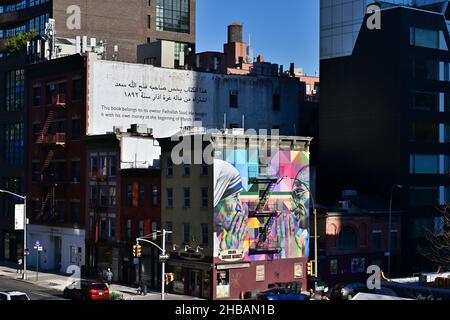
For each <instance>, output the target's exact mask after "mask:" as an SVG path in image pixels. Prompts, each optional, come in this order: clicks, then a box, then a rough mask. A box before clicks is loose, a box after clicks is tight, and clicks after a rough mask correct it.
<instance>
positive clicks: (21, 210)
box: [14, 204, 25, 230]
mask: <svg viewBox="0 0 450 320" xmlns="http://www.w3.org/2000/svg"><path fill="white" fill-rule="evenodd" d="M14 209H15V210H14V217H15V219H14V220H15V223H14V229H15V230H23V229H24V218H25V217H24V215H25V205H23V204H16V205H15V207H14Z"/></svg>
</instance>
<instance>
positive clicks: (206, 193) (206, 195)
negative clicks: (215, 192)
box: [201, 188, 208, 208]
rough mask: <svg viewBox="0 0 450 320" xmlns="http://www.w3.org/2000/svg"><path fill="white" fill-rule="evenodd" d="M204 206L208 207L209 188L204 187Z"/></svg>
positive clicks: (202, 200) (202, 202)
mask: <svg viewBox="0 0 450 320" xmlns="http://www.w3.org/2000/svg"><path fill="white" fill-rule="evenodd" d="M201 204H202V208H208V188H202V199H201Z"/></svg>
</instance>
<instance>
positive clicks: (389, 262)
mask: <svg viewBox="0 0 450 320" xmlns="http://www.w3.org/2000/svg"><path fill="white" fill-rule="evenodd" d="M395 188H398V189H403V187H402V186H401V185H398V184H395V185H393V186H392V189H391V200H390V201H389V230H388V238H389V240H388V242H389V243H388V248H389V249H388V277H389V278H391V255H392V252H391V251H392V196H393V194H394V190H395Z"/></svg>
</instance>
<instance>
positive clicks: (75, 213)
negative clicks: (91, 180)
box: [71, 201, 80, 224]
mask: <svg viewBox="0 0 450 320" xmlns="http://www.w3.org/2000/svg"><path fill="white" fill-rule="evenodd" d="M71 207H72V223H73V224H79V223H80V202H79V201H73V202H72V203H71Z"/></svg>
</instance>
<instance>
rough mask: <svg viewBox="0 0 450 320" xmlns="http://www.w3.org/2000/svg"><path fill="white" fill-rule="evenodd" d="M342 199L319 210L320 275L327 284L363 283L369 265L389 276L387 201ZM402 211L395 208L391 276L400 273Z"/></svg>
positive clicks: (351, 197)
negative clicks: (378, 268)
mask: <svg viewBox="0 0 450 320" xmlns="http://www.w3.org/2000/svg"><path fill="white" fill-rule="evenodd" d="M343 199H345V200H343V201H341V202H339V204H338V205H337V206H334V207H328V208H325V207H321V208H319V209H318V236H319V239H318V249H319V252H318V257H319V277H320V278H321V279H322V280H324V281H325V282H326V283H327V284H328V285H329V286H333V285H335V284H338V283H347V282H362V283H365V282H366V281H367V277H368V275H367V273H366V271H367V268H368V267H369V266H371V265H377V266H379V267H380V268H381V270H383V272H384V274H385V275H388V258H387V256H386V253H387V252H388V250H389V241H388V239H389V231H388V230H389V204H388V203H386V202H385V201H384V200H383V199H382V198H378V197H369V196H362V195H360V196H358V195H355V194H352V195H351V196H345V197H344V198H343ZM402 214H403V213H402V212H401V211H398V210H397V209H396V207H394V209H393V212H392V227H391V244H392V246H391V250H392V254H391V276H395V275H397V274H399V271H400V266H401V264H400V262H401V237H402V234H401V232H402V231H401V230H402V228H401V226H402V217H403V215H402ZM311 244H312V245H313V243H311Z"/></svg>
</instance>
